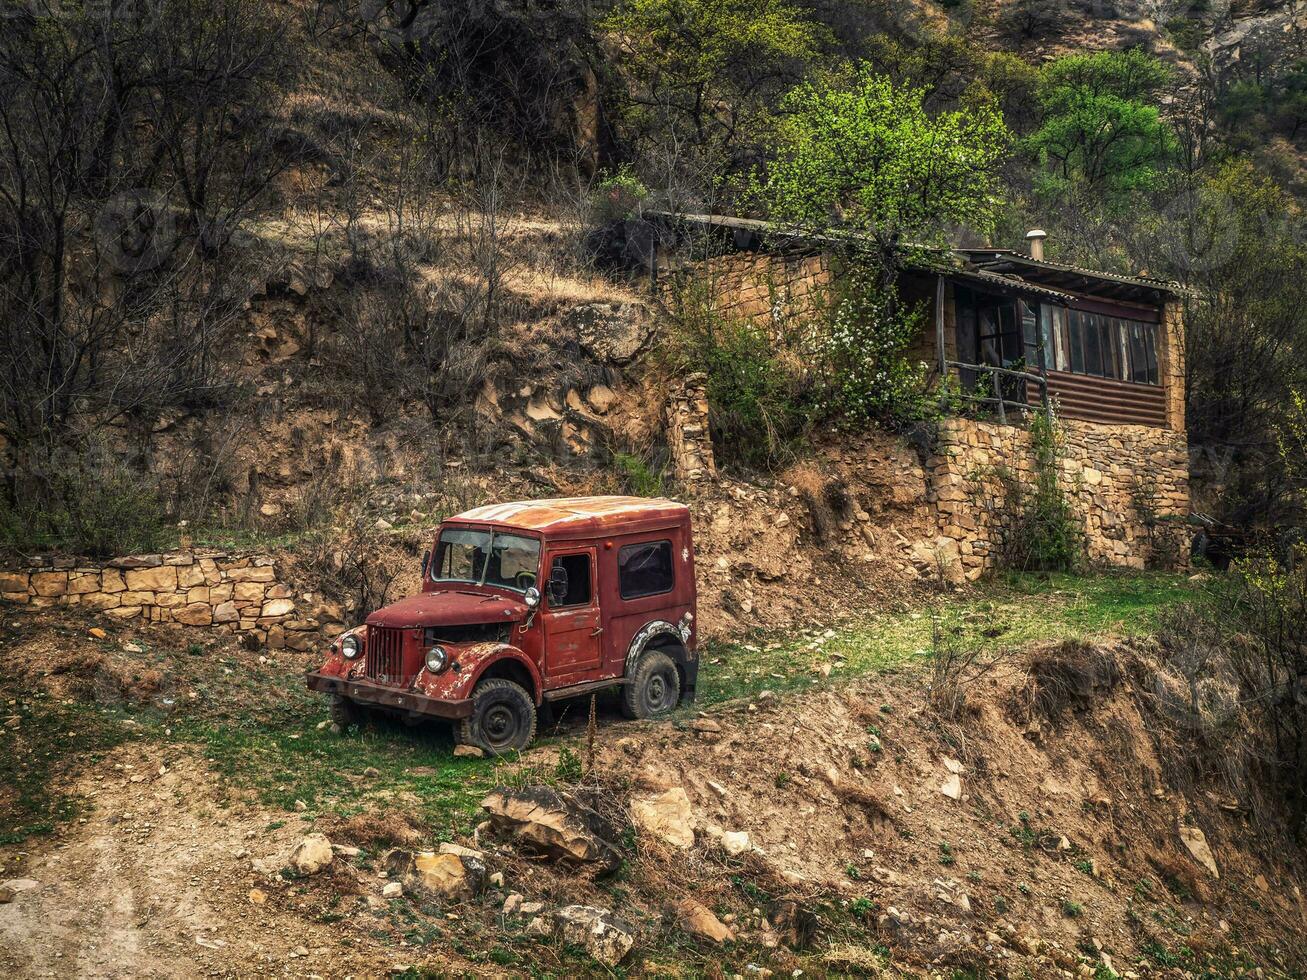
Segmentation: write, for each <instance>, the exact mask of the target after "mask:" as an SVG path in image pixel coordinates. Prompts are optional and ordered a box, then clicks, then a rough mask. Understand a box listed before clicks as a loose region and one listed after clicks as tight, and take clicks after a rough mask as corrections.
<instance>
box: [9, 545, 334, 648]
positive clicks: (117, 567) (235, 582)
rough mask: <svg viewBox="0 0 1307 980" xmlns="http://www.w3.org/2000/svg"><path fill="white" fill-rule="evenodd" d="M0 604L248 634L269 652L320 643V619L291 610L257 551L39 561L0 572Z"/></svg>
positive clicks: (288, 592)
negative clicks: (74, 610)
mask: <svg viewBox="0 0 1307 980" xmlns="http://www.w3.org/2000/svg"><path fill="white" fill-rule="evenodd" d="M0 599H4V600H6V601H8V602H15V603H19V604H22V605H26V606H35V607H48V606H78V607H80V608H82V609H86V610H90V611H94V612H97V613H102V614H103V615H105V616H107V617H110V618H112V619H118V620H123V621H131V620H138V621H142V622H150V623H180V624H182V625H184V626H195V627H210V628H219V629H225V630H228V631H238V632H242V633H252V634H254V635H255V636H256V637H257V638H258V639H259V640H261V641H263V642H266V643H267V645H268V646H269V647H272V648H273V649H279V648H281V647H290V648H291V649H293V650H307V649H309V648H310V647H313V646H316V645H317V644H318V643H320V642H321V637H320V635H319V633H318V629H319V625H320V624H319V621H318V620H317V619H315V618H312V617H310V616H305V615H301V613H300V612H299V611H297V608H296V603H295V594H294V591H293V590H292V589H291V587H290V586H289V585H287V584H285V583H284V582H282V581H280V580H279V579H278V575H277V565H276V562H275V561H274V560H273V559H272V558H271V557H269V556H267V555H262V554H246V555H238V554H228V553H226V552H216V551H215V552H191V551H179V552H173V553H170V554H159V555H132V556H130V557H126V558H115V559H112V560H110V561H106V562H94V563H93V562H87V561H86V560H84V559H75V558H38V559H33V561H32V563H31V564H30V565H29V566H28V567H27V568H25V569H22V570H19V571H3V572H0Z"/></svg>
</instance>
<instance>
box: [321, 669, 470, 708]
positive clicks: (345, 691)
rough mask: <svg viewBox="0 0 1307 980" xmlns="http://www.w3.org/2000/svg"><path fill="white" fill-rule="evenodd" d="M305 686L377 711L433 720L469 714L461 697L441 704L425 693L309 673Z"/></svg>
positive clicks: (468, 703) (443, 701)
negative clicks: (400, 712)
mask: <svg viewBox="0 0 1307 980" xmlns="http://www.w3.org/2000/svg"><path fill="white" fill-rule="evenodd" d="M305 683H307V684H308V686H309V690H310V691H321V692H322V693H323V694H339V695H340V696H341V697H346V698H349V699H350V700H351V701H357V702H358V703H359V704H369V705H375V706H377V707H379V708H395V709H398V710H400V711H413V712H416V713H417V714H420V715H431V716H432V717H435V718H466V717H468V716H469V715H471V714H472V701H471V699H470V698H463V699H461V700H457V701H445V700H441V699H440V698H429V697H427V696H426V695H425V694H417V693H414V692H413V691H403V690H399V689H397V688H393V687H390V686H389V685H386V684H374V683H373V682H372V681H355V680H342V679H341V678H339V677H332V676H330V675H328V674H320V673H318V672H317V671H313V672H311V673H309V674H308V675H306V676H305Z"/></svg>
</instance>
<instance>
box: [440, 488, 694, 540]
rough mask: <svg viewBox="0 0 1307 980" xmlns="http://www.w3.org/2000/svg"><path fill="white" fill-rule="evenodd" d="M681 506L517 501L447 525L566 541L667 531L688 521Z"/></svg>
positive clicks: (629, 500) (619, 500) (639, 501)
mask: <svg viewBox="0 0 1307 980" xmlns="http://www.w3.org/2000/svg"><path fill="white" fill-rule="evenodd" d="M689 515H690V509H689V508H688V507H686V506H685V504H679V503H677V502H676V501H674V500H667V499H665V498H662V497H657V498H647V497H561V498H557V499H554V500H517V501H513V502H511V503H504V504H488V505H487V506H485V507H476V508H474V509H472V510H469V511H464V512H463V513H462V514H458V515H456V516H455V517H451V518H450V520H451V521H460V522H462V521H466V522H467V523H469V524H496V525H501V526H503V527H515V528H522V529H524V530H529V531H542V532H545V533H550V532H553V533H561V534H566V536H568V537H573V536H576V535H585V534H596V535H597V534H603V533H604V532H605V531H618V530H623V531H636V530H645V529H647V528H655V527H669V526H672V525H675V524H680V523H683V522H685V521H687V520H688V519H689Z"/></svg>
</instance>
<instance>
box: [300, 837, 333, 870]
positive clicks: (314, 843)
mask: <svg viewBox="0 0 1307 980" xmlns="http://www.w3.org/2000/svg"><path fill="white" fill-rule="evenodd" d="M335 857H336V854H335V852H334V851H332V849H331V841H329V840H327V838H326V836H325V835H324V834H309V835H308V836H307V837H305V838H304V839H303V840H301V841H300V842H299V843H298V844H296V845H295V849H294V850H293V851H291V852H290V864H291V867H293V868H294V869H295V870H296V871H298V872H299V873H300V874H302V875H315V874H317V873H318V872H319V871H321V870H322V869H323V868H327V867H330V866H331V862H332V861H333V860H334V859H335Z"/></svg>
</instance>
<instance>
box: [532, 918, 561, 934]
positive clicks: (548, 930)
mask: <svg viewBox="0 0 1307 980" xmlns="http://www.w3.org/2000/svg"><path fill="white" fill-rule="evenodd" d="M553 932H554V929H553V927H552V926H551V925H550V924H549V921H548V920H547V919H546V918H545V917H544V916H543V915H537V916H536V917H535V918H534V919H532V920H531V921H530V922H528V923H527V924H526V934H527V935H528V936H550V935H553Z"/></svg>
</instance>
